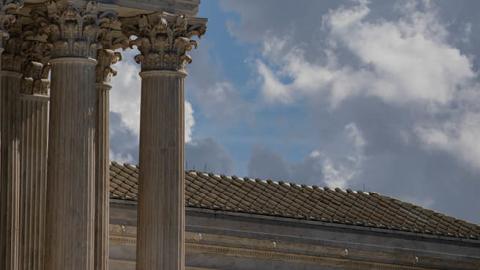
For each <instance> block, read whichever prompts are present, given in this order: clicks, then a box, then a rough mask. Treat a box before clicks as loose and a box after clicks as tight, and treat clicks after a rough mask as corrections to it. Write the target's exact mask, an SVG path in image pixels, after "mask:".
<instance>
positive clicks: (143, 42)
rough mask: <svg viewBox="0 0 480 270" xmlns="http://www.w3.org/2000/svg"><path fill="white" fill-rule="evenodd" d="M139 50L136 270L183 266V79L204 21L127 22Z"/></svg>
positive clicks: (160, 17)
mask: <svg viewBox="0 0 480 270" xmlns="http://www.w3.org/2000/svg"><path fill="white" fill-rule="evenodd" d="M124 25H127V26H128V28H127V29H129V31H132V29H133V31H132V32H131V34H133V35H136V37H137V38H136V39H135V40H133V41H132V42H131V45H135V46H137V47H138V49H139V51H140V54H139V55H137V56H135V61H136V62H137V63H139V64H141V67H142V72H140V77H141V78H142V93H141V108H140V175H139V190H138V192H139V194H138V225H137V270H159V269H165V270H183V269H185V242H184V240H185V195H184V193H185V190H184V188H185V171H184V144H185V134H184V132H185V127H184V125H185V122H184V117H185V116H184V102H185V100H184V80H185V76H186V72H185V65H186V64H188V63H190V62H191V58H190V56H188V54H187V52H188V51H190V50H191V49H192V48H194V47H196V46H197V42H196V41H195V40H192V39H191V38H192V37H193V36H201V35H203V34H204V33H205V31H206V19H199V18H187V17H185V16H182V15H172V14H167V13H154V14H150V15H144V16H140V17H139V18H136V19H132V20H126V21H124Z"/></svg>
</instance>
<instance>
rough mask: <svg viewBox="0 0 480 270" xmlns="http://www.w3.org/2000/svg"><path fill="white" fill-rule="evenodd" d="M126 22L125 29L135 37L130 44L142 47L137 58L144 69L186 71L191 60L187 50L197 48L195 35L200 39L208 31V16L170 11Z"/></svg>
mask: <svg viewBox="0 0 480 270" xmlns="http://www.w3.org/2000/svg"><path fill="white" fill-rule="evenodd" d="M124 24H125V27H124V31H125V32H127V33H128V34H131V35H135V36H136V38H135V39H134V40H132V41H131V42H130V46H131V47H133V46H136V47H137V48H138V49H139V51H140V54H139V55H137V56H135V61H136V62H137V63H139V64H141V65H142V70H143V71H147V70H174V71H183V70H184V68H185V65H186V64H189V63H191V61H192V59H191V58H190V56H189V55H188V52H189V51H190V50H192V49H193V48H196V47H197V41H196V40H193V39H192V37H194V36H197V37H199V38H200V37H201V36H202V35H203V34H204V33H205V31H206V19H199V18H189V17H186V16H184V15H173V14H169V13H155V14H150V15H142V16H139V17H137V18H136V20H134V21H132V20H129V21H125V22H124Z"/></svg>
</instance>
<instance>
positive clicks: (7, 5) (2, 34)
mask: <svg viewBox="0 0 480 270" xmlns="http://www.w3.org/2000/svg"><path fill="white" fill-rule="evenodd" d="M22 6H23V1H16V0H2V1H0V54H1V53H2V52H3V43H4V41H5V40H6V39H7V38H8V37H9V35H8V31H9V28H10V26H11V25H13V23H14V22H15V20H16V18H15V15H14V14H15V13H16V11H18V9H20V8H21V7H22Z"/></svg>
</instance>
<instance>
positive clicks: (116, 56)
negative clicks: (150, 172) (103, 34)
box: [95, 49, 121, 270]
mask: <svg viewBox="0 0 480 270" xmlns="http://www.w3.org/2000/svg"><path fill="white" fill-rule="evenodd" d="M97 59H98V64H97V68H96V82H97V83H96V87H97V107H98V110H97V116H96V121H97V123H96V128H97V136H96V158H97V167H96V173H95V270H108V269H109V267H108V255H109V243H108V242H109V238H108V233H109V225H110V223H109V222H110V220H109V217H110V214H109V209H110V205H109V203H110V200H109V196H110V169H109V168H110V159H109V149H110V139H109V138H110V136H109V119H110V118H109V113H110V106H109V90H110V89H111V88H112V86H111V85H110V78H111V77H112V76H114V75H116V72H115V71H114V70H113V69H112V68H111V65H113V64H115V63H116V62H118V61H119V60H120V59H121V54H120V53H119V52H115V51H113V50H110V49H101V50H98V56H97Z"/></svg>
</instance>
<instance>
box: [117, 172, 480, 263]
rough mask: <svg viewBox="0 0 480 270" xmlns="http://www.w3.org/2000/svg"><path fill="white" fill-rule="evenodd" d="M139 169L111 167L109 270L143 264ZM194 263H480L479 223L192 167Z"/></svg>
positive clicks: (189, 229) (392, 202)
mask: <svg viewBox="0 0 480 270" xmlns="http://www.w3.org/2000/svg"><path fill="white" fill-rule="evenodd" d="M138 173H139V172H138V168H137V167H136V166H131V165H120V164H118V163H113V164H112V165H111V188H112V189H111V216H110V267H111V269H112V270H127V269H128V270H129V269H135V260H136V258H135V245H136V224H137V220H136V216H137V215H136V211H137V210H136V209H137V203H136V201H137V190H138V185H137V183H138V180H137V178H138ZM185 178H186V190H185V193H186V200H185V205H186V235H185V243H186V269H192V270H193V269H196V270H200V269H203V270H207V269H209V270H211V269H216V270H220V269H222V270H227V269H228V270H257V269H262V270H264V269H265V270H266V269H272V270H273V269H279V270H300V269H302V270H310V269H312V270H313V269H315V270H323V269H328V270H330V269H352V270H353V269H382V270H390V269H402V270H407V269H409V270H413V269H418V270H419V269H445V270H447V269H448V270H453V269H471V270H473V269H479V268H480V226H478V225H475V224H470V223H468V222H465V221H461V220H458V219H455V218H452V217H448V216H445V215H442V214H439V213H436V212H434V211H431V210H428V209H424V208H422V207H419V206H416V205H412V204H409V203H405V202H402V201H399V200H396V199H393V198H390V197H386V196H382V195H379V194H376V193H369V192H361V191H359V192H354V191H351V190H340V189H328V188H319V187H315V186H313V187H311V186H302V185H296V184H291V183H284V182H274V181H271V180H267V181H264V180H259V179H248V178H238V177H229V176H223V175H215V174H208V173H201V172H195V171H190V172H186V176H185Z"/></svg>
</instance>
